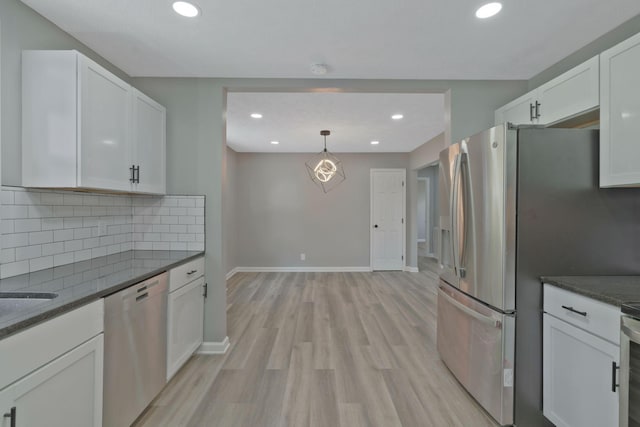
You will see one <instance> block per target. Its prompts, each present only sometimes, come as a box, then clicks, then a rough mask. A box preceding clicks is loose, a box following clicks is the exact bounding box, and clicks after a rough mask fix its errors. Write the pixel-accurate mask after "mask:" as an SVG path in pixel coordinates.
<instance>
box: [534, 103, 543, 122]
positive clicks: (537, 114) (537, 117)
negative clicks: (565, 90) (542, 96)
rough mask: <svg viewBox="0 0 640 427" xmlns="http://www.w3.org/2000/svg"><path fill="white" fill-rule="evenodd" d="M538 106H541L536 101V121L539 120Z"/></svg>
mask: <svg viewBox="0 0 640 427" xmlns="http://www.w3.org/2000/svg"><path fill="white" fill-rule="evenodd" d="M540 106H542V104H540V103H539V102H538V101H536V116H535V118H536V119H539V118H540Z"/></svg>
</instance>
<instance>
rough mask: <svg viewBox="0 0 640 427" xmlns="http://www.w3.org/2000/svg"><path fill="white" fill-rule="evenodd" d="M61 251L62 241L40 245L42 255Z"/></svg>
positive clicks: (62, 248) (62, 249)
mask: <svg viewBox="0 0 640 427" xmlns="http://www.w3.org/2000/svg"><path fill="white" fill-rule="evenodd" d="M62 252H64V243H62V242H57V243H47V244H45V245H42V255H43V256H47V255H56V254H61V253H62Z"/></svg>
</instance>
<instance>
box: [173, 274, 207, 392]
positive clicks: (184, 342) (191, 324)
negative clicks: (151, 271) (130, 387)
mask: <svg viewBox="0 0 640 427" xmlns="http://www.w3.org/2000/svg"><path fill="white" fill-rule="evenodd" d="M204 287H205V283H204V277H200V278H199V279H196V280H194V281H193V282H191V283H189V284H186V285H184V286H182V287H180V288H178V289H177V290H175V291H173V292H171V293H170V294H169V301H168V310H169V316H168V328H167V330H168V337H167V381H168V380H170V379H171V377H173V375H174V374H175V373H176V372H177V371H178V370H179V369H180V368H181V367H182V365H184V363H185V362H186V361H187V360H189V358H190V357H191V355H192V354H193V353H194V352H195V351H196V350H197V349H198V347H200V344H202V336H203V328H204V290H205V289H204Z"/></svg>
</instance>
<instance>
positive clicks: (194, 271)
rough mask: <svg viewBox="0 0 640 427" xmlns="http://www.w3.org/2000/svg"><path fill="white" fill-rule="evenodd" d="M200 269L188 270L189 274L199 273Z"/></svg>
mask: <svg viewBox="0 0 640 427" xmlns="http://www.w3.org/2000/svg"><path fill="white" fill-rule="evenodd" d="M197 272H198V270H191V271H187V276H191V275H192V274H194V273H197Z"/></svg>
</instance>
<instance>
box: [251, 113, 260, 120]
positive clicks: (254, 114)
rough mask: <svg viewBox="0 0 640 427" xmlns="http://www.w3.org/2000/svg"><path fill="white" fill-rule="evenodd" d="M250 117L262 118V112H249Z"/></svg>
mask: <svg viewBox="0 0 640 427" xmlns="http://www.w3.org/2000/svg"><path fill="white" fill-rule="evenodd" d="M251 117H253V118H254V119H261V118H262V114H260V113H251Z"/></svg>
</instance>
